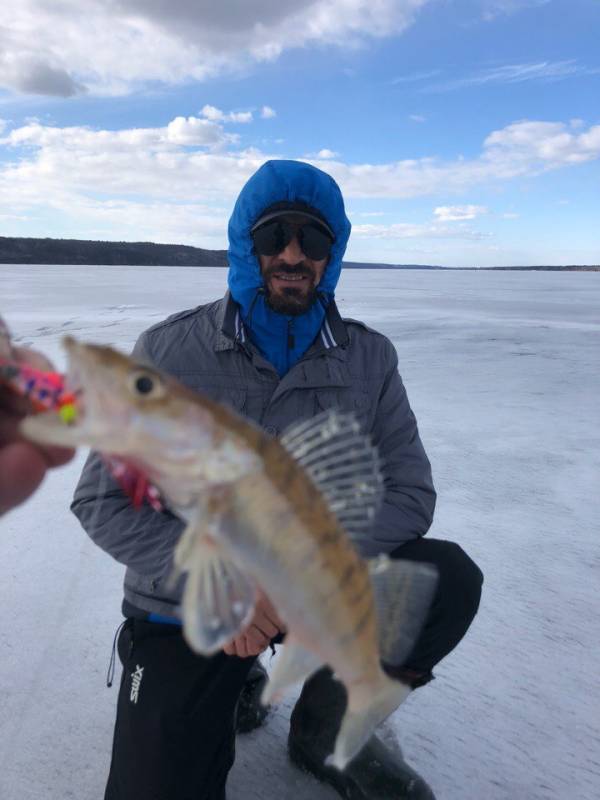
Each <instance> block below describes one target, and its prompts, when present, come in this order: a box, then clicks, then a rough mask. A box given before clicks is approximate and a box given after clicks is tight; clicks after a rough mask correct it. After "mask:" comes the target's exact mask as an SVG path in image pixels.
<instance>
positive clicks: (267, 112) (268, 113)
mask: <svg viewBox="0 0 600 800" xmlns="http://www.w3.org/2000/svg"><path fill="white" fill-rule="evenodd" d="M260 116H261V117H262V118H263V119H273V117H276V116H277V112H276V111H275V109H274V108H271V106H263V107H262V109H261V111H260Z"/></svg>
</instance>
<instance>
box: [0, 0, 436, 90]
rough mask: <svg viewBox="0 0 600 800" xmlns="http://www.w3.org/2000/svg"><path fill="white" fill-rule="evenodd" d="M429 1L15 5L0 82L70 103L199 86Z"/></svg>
mask: <svg viewBox="0 0 600 800" xmlns="http://www.w3.org/2000/svg"><path fill="white" fill-rule="evenodd" d="M428 2H431V0H377V1H376V2H373V0H278V2H273V0H256V2H253V3H245V2H240V0H221V2H219V3H215V2H212V0H178V2H175V3H174V2H172V0H61V2H49V1H48V0H19V2H4V3H2V4H1V5H0V85H2V86H4V87H6V88H9V89H12V90H14V91H18V92H33V93H41V94H54V95H57V96H63V97H69V96H72V95H74V94H78V93H80V92H82V91H85V90H86V89H87V90H89V91H91V92H93V93H97V94H124V93H127V92H129V91H132V90H134V89H137V88H140V87H143V86H144V85H146V84H148V82H155V81H158V82H163V83H166V84H173V83H181V82H183V81H190V80H204V79H206V78H208V77H211V76H213V75H216V74H219V73H222V72H227V71H231V70H237V69H239V68H243V67H245V66H247V65H248V64H252V63H256V62H259V61H269V60H273V59H275V58H277V57H278V56H279V55H280V53H281V52H283V51H284V50H286V49H291V48H299V47H306V46H310V45H313V44H327V45H330V46H331V45H332V46H337V47H342V48H343V47H352V46H355V45H356V44H357V42H360V41H363V40H364V39H366V38H373V37H384V36H391V35H393V34H398V33H401V32H402V31H403V30H405V29H406V28H407V27H408V26H410V25H411V24H412V22H413V21H414V19H415V16H416V14H417V13H418V11H419V9H420V8H421V7H422V6H424V5H425V4H426V3H428Z"/></svg>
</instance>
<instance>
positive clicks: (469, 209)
mask: <svg viewBox="0 0 600 800" xmlns="http://www.w3.org/2000/svg"><path fill="white" fill-rule="evenodd" d="M433 214H434V216H436V217H437V219H438V221H439V222H456V221H458V222H462V221H464V220H467V219H475V218H476V217H480V216H481V215H482V214H487V208H486V207H485V206H472V205H469V206H438V207H437V208H436V209H434V211H433Z"/></svg>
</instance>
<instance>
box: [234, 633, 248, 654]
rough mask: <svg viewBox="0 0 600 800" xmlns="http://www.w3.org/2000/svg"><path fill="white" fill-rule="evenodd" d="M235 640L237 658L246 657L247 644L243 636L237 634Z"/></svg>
mask: <svg viewBox="0 0 600 800" xmlns="http://www.w3.org/2000/svg"><path fill="white" fill-rule="evenodd" d="M234 641H235V652H236V655H237V656H238V658H248V656H249V653H248V645H247V644H246V637H245V636H238V637H237V639H235V640H234Z"/></svg>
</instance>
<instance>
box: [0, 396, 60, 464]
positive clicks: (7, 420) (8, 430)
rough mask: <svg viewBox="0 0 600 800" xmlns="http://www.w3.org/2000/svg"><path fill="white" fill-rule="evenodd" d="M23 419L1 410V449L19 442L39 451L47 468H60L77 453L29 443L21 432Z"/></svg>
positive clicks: (53, 446) (54, 446)
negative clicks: (20, 426) (20, 425)
mask: <svg viewBox="0 0 600 800" xmlns="http://www.w3.org/2000/svg"><path fill="white" fill-rule="evenodd" d="M21 419H22V417H18V416H15V415H14V414H6V413H4V412H3V411H2V410H1V409H0V447H2V446H3V445H8V444H13V443H14V444H16V443H17V442H19V443H21V444H23V445H26V446H27V447H28V448H30V449H32V450H37V452H38V453H39V455H40V456H41V458H42V459H43V460H44V461H45V462H46V466H47V467H60V466H62V465H63V464H66V463H67V462H68V461H70V460H71V459H72V458H73V456H74V454H75V451H74V450H73V449H72V448H70V447H58V446H56V445H37V444H34V443H33V442H29V441H27V439H25V438H24V437H23V435H22V433H21V431H20V430H19V424H20V422H21Z"/></svg>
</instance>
